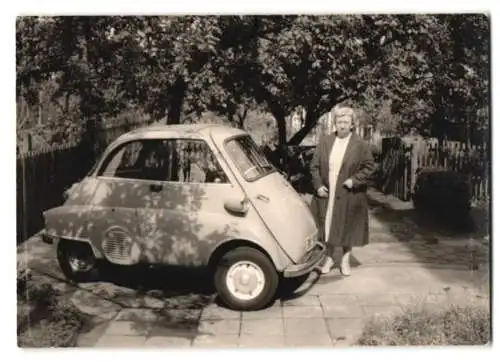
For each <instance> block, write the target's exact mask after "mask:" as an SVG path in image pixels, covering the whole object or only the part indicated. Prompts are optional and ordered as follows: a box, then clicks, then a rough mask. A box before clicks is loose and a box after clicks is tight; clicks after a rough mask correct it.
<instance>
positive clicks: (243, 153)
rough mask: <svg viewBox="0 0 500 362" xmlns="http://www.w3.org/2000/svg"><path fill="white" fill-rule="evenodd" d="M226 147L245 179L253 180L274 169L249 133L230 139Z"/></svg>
mask: <svg viewBox="0 0 500 362" xmlns="http://www.w3.org/2000/svg"><path fill="white" fill-rule="evenodd" d="M226 149H227V151H228V153H229V155H230V157H231V158H232V159H233V161H234V163H235V164H236V167H237V168H238V170H239V171H240V172H241V174H242V175H243V177H244V178H245V180H247V181H255V180H257V179H259V178H261V177H263V176H265V175H267V174H269V173H271V172H275V171H276V169H275V168H274V167H273V165H272V164H271V163H270V162H269V160H268V159H267V157H266V156H265V155H264V154H263V153H262V152H261V151H260V150H259V148H258V146H257V145H256V144H255V142H254V140H253V139H252V137H250V136H249V135H246V136H240V137H237V138H233V139H231V140H230V141H228V142H227V144H226Z"/></svg>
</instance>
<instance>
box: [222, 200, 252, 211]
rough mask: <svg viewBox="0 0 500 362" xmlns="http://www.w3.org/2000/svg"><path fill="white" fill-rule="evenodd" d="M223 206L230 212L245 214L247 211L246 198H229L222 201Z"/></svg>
mask: <svg viewBox="0 0 500 362" xmlns="http://www.w3.org/2000/svg"><path fill="white" fill-rule="evenodd" d="M224 208H225V209H226V210H227V211H229V212H231V213H234V214H240V215H245V214H246V213H247V212H248V200H247V199H246V198H243V199H241V198H230V199H227V200H225V201H224Z"/></svg>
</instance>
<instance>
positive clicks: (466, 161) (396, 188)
mask: <svg viewBox="0 0 500 362" xmlns="http://www.w3.org/2000/svg"><path fill="white" fill-rule="evenodd" d="M490 165H491V159H490V157H489V151H488V149H487V146H486V145H480V146H477V145H473V146H470V147H467V146H466V145H465V144H463V143H458V142H447V141H445V142H443V144H442V145H441V146H439V145H437V144H427V143H425V142H423V143H422V142H420V143H412V144H407V143H405V142H403V141H402V140H401V139H399V138H386V139H384V140H383V146H382V157H381V163H380V167H379V174H378V178H377V185H378V187H379V188H380V189H381V190H382V191H383V192H384V193H386V194H392V195H394V196H396V197H398V198H400V199H401V200H404V201H409V200H411V195H412V191H413V187H414V186H415V182H416V178H417V174H418V172H419V170H421V169H426V168H438V169H444V170H453V171H456V172H459V173H461V174H463V175H465V176H467V178H468V180H469V184H470V187H471V194H472V199H473V201H483V200H488V199H489V198H490V194H491V191H490V178H489V174H490Z"/></svg>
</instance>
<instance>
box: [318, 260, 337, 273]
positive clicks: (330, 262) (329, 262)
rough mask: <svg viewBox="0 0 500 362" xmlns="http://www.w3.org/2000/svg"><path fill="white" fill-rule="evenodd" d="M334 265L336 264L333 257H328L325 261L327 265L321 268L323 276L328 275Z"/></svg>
mask: <svg viewBox="0 0 500 362" xmlns="http://www.w3.org/2000/svg"><path fill="white" fill-rule="evenodd" d="M334 265H335V262H334V261H333V258H332V257H331V256H328V257H327V258H326V260H325V263H324V264H323V266H322V267H321V274H328V273H329V272H330V271H331V270H332V269H333V266H334Z"/></svg>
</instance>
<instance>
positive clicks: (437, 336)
mask: <svg viewBox="0 0 500 362" xmlns="http://www.w3.org/2000/svg"><path fill="white" fill-rule="evenodd" d="M490 340H491V336H490V308H489V306H488V305H487V304H486V303H483V302H479V301H478V302H470V301H469V302H467V303H459V304H446V305H442V306H437V305H435V304H425V303H415V304H412V305H410V306H408V307H406V308H404V310H403V312H402V313H400V314H398V315H394V316H392V317H387V318H380V317H379V318H373V319H372V320H370V321H369V322H368V323H367V324H366V326H365V328H364V330H363V332H362V334H361V336H360V338H359V340H358V343H357V344H358V345H362V346H422V345H441V346H443V345H486V344H488V343H490Z"/></svg>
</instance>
